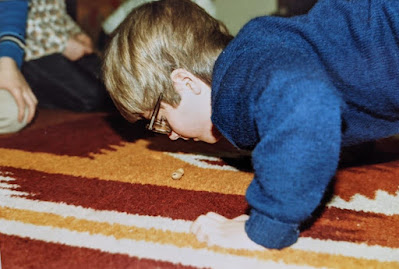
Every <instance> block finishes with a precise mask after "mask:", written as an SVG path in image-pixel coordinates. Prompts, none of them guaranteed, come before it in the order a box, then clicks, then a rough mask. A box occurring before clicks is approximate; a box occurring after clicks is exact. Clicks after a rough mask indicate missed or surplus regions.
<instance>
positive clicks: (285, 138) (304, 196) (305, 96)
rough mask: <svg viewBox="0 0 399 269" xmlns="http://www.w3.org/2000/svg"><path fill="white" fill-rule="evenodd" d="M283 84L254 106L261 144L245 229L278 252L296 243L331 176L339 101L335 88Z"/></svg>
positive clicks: (313, 82) (306, 81)
mask: <svg viewBox="0 0 399 269" xmlns="http://www.w3.org/2000/svg"><path fill="white" fill-rule="evenodd" d="M285 81H286V82H285V83H284V84H282V85H279V87H275V88H276V89H277V90H276V91H277V92H276V93H273V92H272V91H273V85H270V86H271V87H270V90H269V91H265V93H264V96H262V98H264V101H262V98H261V100H260V102H259V103H258V104H260V105H258V113H257V119H256V121H257V123H258V125H257V127H258V133H259V136H260V138H261V140H260V143H258V145H257V146H256V148H255V149H254V151H253V156H252V158H253V166H254V170H255V177H254V179H253V181H252V182H251V184H250V186H249V188H248V190H247V195H246V197H247V200H248V202H249V204H250V205H251V208H252V209H251V214H250V218H249V220H248V221H247V222H246V225H245V230H246V232H247V234H248V236H249V238H251V239H252V240H253V241H254V242H256V243H257V244H260V245H263V246H265V247H268V248H278V249H279V248H283V247H286V246H289V245H291V244H293V243H295V242H296V241H297V239H298V236H299V226H300V224H301V223H302V222H303V221H304V220H306V219H307V218H309V217H310V216H311V214H312V212H313V211H314V210H315V209H316V208H317V206H318V205H319V203H320V201H321V199H322V197H323V195H324V192H325V190H326V188H327V185H328V184H329V182H330V180H331V178H332V177H333V175H334V174H335V171H336V168H337V165H338V160H339V152H340V146H341V145H340V144H341V115H340V105H341V101H340V98H339V97H338V96H337V95H336V93H335V90H334V88H332V86H331V85H330V84H329V83H328V82H323V81H321V80H318V79H317V78H314V77H313V78H300V79H295V78H292V79H290V80H285ZM266 95H267V96H266ZM270 96H275V98H274V99H273V98H271V97H270ZM271 107H272V109H273V112H272V113H270V109H271ZM265 111H268V112H266V113H267V115H271V116H270V117H265V113H264V112H265Z"/></svg>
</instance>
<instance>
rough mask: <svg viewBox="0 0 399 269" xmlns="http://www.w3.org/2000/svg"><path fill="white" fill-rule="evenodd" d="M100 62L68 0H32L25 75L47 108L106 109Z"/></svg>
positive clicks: (27, 31)
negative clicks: (70, 8)
mask: <svg viewBox="0 0 399 269" xmlns="http://www.w3.org/2000/svg"><path fill="white" fill-rule="evenodd" d="M100 68H101V61H100V57H99V56H98V55H97V54H96V53H95V51H94V47H93V42H92V40H91V38H90V37H89V36H88V35H87V34H86V33H84V32H83V31H82V29H81V28H80V27H79V26H78V25H77V23H76V22H75V21H74V20H73V19H72V18H71V17H70V16H69V15H68V14H67V9H66V4H65V1H64V0H30V1H29V13H28V19H27V27H26V49H25V62H24V64H23V65H22V73H23V74H24V76H25V79H26V80H27V82H28V83H29V85H30V87H31V88H32V90H33V92H34V94H35V95H36V97H37V99H38V100H39V106H40V107H45V108H56V109H67V110H72V111H81V112H87V111H97V110H106V109H107V106H108V105H109V104H110V103H111V102H110V99H109V97H108V94H107V92H106V90H105V87H104V85H103V84H102V81H101V79H100Z"/></svg>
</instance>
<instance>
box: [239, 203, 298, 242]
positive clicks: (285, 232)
mask: <svg viewBox="0 0 399 269" xmlns="http://www.w3.org/2000/svg"><path fill="white" fill-rule="evenodd" d="M245 231H246V232H247V235H248V237H249V238H250V239H251V240H252V241H254V242H255V243H257V244H259V245H262V246H264V247H266V248H275V249H282V248H284V247H288V246H290V245H292V244H294V243H295V242H296V241H297V240H298V237H299V225H297V224H287V223H283V222H280V221H277V220H273V219H271V218H269V217H267V216H265V215H262V214H260V213H259V212H257V211H256V210H255V209H252V210H251V215H250V218H249V219H248V220H247V222H246V223H245Z"/></svg>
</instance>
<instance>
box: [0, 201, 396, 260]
mask: <svg viewBox="0 0 399 269" xmlns="http://www.w3.org/2000/svg"><path fill="white" fill-rule="evenodd" d="M0 198H1V199H0V205H1V206H4V207H10V208H16V209H23V210H31V211H36V212H44V213H53V214H56V215H59V216H62V217H75V218H78V219H85V220H89V221H96V222H105V223H110V224H114V223H116V224H122V225H127V226H135V227H140V228H145V229H151V228H154V229H158V230H164V231H171V232H177V233H189V230H190V226H191V224H192V222H191V221H185V220H173V219H170V218H164V217H149V216H140V215H133V214H127V213H119V212H116V211H105V210H104V211H98V210H94V209H87V208H83V207H80V206H73V205H67V204H58V203H52V202H42V201H32V200H28V199H24V198H19V197H0ZM292 248H294V249H298V250H305V251H313V252H316V253H328V254H332V255H343V256H348V257H356V258H362V259H375V260H380V261H399V249H392V248H388V247H381V246H368V245H366V244H355V243H349V242H340V241H332V240H319V239H313V238H299V240H298V242H297V243H296V244H295V245H293V246H292Z"/></svg>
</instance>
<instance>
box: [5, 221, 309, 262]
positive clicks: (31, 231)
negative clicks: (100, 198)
mask: <svg viewBox="0 0 399 269" xmlns="http://www.w3.org/2000/svg"><path fill="white" fill-rule="evenodd" d="M0 232H1V233H4V234H7V235H16V236H20V237H29V238H32V239H36V240H42V241H45V242H50V243H61V244H66V245H69V246H75V247H86V248H91V249H98V250H101V251H105V252H108V253H119V254H127V255H130V256H132V257H138V258H144V259H153V260H158V261H166V262H171V263H175V264H176V263H181V264H183V265H187V266H195V267H208V268H221V269H225V268H229V269H230V268H231V269H234V268H237V269H242V268H276V269H277V268H279V269H285V268H286V269H306V268H314V267H310V266H296V265H287V264H283V263H276V262H271V261H262V260H258V259H255V258H249V257H239V256H234V255H228V254H220V253H215V252H213V251H209V250H207V249H192V248H179V247H176V246H173V245H162V244H154V243H148V242H145V241H135V240H129V239H120V240H117V239H115V238H114V237H112V236H103V235H91V234H89V233H87V232H85V233H81V232H72V231H70V230H67V229H60V228H54V227H47V226H37V225H32V224H25V223H21V222H16V221H8V220H0Z"/></svg>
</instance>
